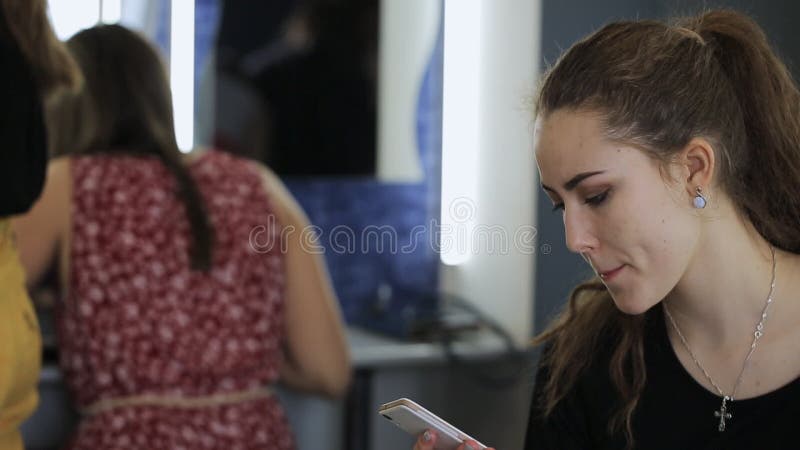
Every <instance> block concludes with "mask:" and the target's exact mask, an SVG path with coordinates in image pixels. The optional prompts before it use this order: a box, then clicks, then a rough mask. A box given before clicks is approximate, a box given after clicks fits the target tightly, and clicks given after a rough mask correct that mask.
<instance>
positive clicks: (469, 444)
mask: <svg viewBox="0 0 800 450" xmlns="http://www.w3.org/2000/svg"><path fill="white" fill-rule="evenodd" d="M480 448H481V447H480V445H478V443H477V442H475V441H465V442H464V443H463V444H461V445H459V446H458V449H457V450H479V449H480ZM486 450H494V449H493V448H487V449H486Z"/></svg>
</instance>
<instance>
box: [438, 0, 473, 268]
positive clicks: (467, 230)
mask: <svg viewBox="0 0 800 450" xmlns="http://www.w3.org/2000/svg"><path fill="white" fill-rule="evenodd" d="M482 16H483V0H445V4H444V67H443V70H444V74H443V85H442V89H443V92H442V102H443V105H442V213H441V223H442V230H441V231H442V233H441V248H440V250H441V255H440V257H441V260H442V263H444V264H447V265H458V264H463V263H464V262H466V261H468V260H469V259H470V257H471V256H472V252H473V248H472V247H473V245H472V244H473V242H472V241H473V239H472V235H473V229H474V228H475V221H476V214H477V205H478V197H477V192H478V181H477V178H478V154H479V150H480V145H481V144H480V141H481V133H480V125H481V124H480V107H481V105H480V91H481V70H482V67H481V47H482V45H483V37H482V21H483V20H482Z"/></svg>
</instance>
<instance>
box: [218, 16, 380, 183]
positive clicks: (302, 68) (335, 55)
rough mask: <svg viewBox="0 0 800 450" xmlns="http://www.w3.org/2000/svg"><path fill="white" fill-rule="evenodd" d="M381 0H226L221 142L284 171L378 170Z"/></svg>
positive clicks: (222, 35)
mask: <svg viewBox="0 0 800 450" xmlns="http://www.w3.org/2000/svg"><path fill="white" fill-rule="evenodd" d="M378 3H379V2H378V0H348V1H343V0H338V1H337V0H295V1H291V0H279V1H278V0H273V1H269V2H262V1H227V2H224V4H223V8H222V18H221V21H220V27H219V34H218V39H217V49H216V55H217V91H216V95H215V98H216V114H215V118H216V119H215V121H216V129H215V133H214V141H215V145H217V146H219V147H222V148H226V149H228V150H229V151H232V152H234V153H237V154H241V155H245V156H249V157H252V158H255V159H258V160H261V161H263V162H264V163H266V164H267V165H268V166H270V167H271V168H272V169H273V170H274V171H275V172H277V173H278V174H279V175H304V176H305V175H314V176H331V175H347V176H370V177H371V176H373V175H374V174H375V161H376V85H377V67H376V61H377V52H378V17H379V15H378V10H379V5H378Z"/></svg>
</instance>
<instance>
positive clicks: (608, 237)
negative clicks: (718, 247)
mask: <svg viewBox="0 0 800 450" xmlns="http://www.w3.org/2000/svg"><path fill="white" fill-rule="evenodd" d="M534 139H535V149H536V160H537V163H538V165H539V173H540V177H541V182H542V187H543V188H544V190H545V192H546V193H547V195H548V196H549V197H550V199H551V200H552V201H553V206H554V209H555V210H556V212H559V213H561V214H562V215H563V218H564V231H565V233H566V240H567V247H569V249H570V250H571V251H573V252H576V253H579V254H581V255H582V256H583V257H584V259H586V261H587V262H588V263H589V264H591V266H592V268H593V269H594V270H595V272H596V273H597V274H598V275H600V276H601V278H602V279H603V282H604V283H605V285H606V286H607V288H608V290H609V292H610V293H611V295H612V297H613V298H614V303H615V304H616V305H617V308H619V309H620V310H621V311H623V312H625V313H628V314H640V313H643V312H645V311H647V310H648V309H649V308H650V307H652V306H653V305H655V304H656V303H658V302H659V301H661V300H662V299H663V298H664V297H665V296H666V295H667V294H668V293H669V292H670V291H671V290H672V289H673V288H674V287H675V285H676V284H677V283H678V281H679V280H680V279H681V278H682V276H683V274H684V273H685V271H686V268H687V267H688V266H689V262H690V260H691V258H692V254H693V251H694V248H695V246H696V243H697V240H698V236H699V230H700V227H699V223H698V219H697V217H696V215H695V214H694V213H693V210H692V207H691V204H692V203H691V202H692V198H691V196H690V195H688V193H687V191H686V189H685V187H684V185H683V184H681V183H679V182H668V181H666V180H668V179H669V178H668V177H664V176H662V175H661V172H660V171H659V163H658V162H657V161H656V160H655V159H653V158H651V157H649V156H648V155H647V154H645V153H644V152H643V151H641V150H639V149H637V148H635V147H633V146H629V145H625V144H620V143H618V142H614V141H612V140H610V139H608V138H607V137H605V134H604V133H603V130H602V128H601V121H600V116H599V115H597V114H593V113H590V112H576V111H572V110H557V111H554V112H553V113H551V114H549V115H548V116H546V117H545V118H544V119H541V118H540V119H539V120H538V121H537V123H536V131H535V137H534Z"/></svg>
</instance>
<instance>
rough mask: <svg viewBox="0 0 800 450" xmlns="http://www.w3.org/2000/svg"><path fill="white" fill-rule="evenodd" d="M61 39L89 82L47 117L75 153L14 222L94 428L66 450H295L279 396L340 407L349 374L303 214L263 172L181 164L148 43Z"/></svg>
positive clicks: (118, 33) (114, 31)
mask: <svg viewBox="0 0 800 450" xmlns="http://www.w3.org/2000/svg"><path fill="white" fill-rule="evenodd" d="M67 45H68V47H69V49H70V51H71V52H72V54H73V55H74V56H75V59H76V60H77V61H78V64H79V65H80V67H81V69H82V70H83V72H84V77H85V79H86V83H85V87H84V89H83V90H82V91H80V92H77V93H67V94H65V95H64V96H62V97H61V98H58V99H56V101H54V102H53V103H52V105H51V106H52V108H51V109H50V110H49V111H48V115H49V120H50V123H49V125H50V128H51V131H52V134H51V136H52V141H53V142H52V144H53V147H54V149H56V151H58V152H62V153H63V152H66V153H68V156H66V157H63V158H60V159H57V160H55V161H53V162H52V163H51V165H50V170H49V173H48V178H47V183H46V185H45V189H44V193H43V194H42V197H41V199H40V200H39V202H37V204H36V205H35V206H34V208H33V209H32V210H31V212H30V213H28V214H27V215H26V216H24V217H22V218H20V219H19V220H18V221H16V222H15V227H16V229H17V230H18V234H19V247H20V254H21V258H22V261H23V263H24V265H25V267H26V269H27V270H28V274H29V278H30V282H31V283H36V282H37V281H38V280H39V279H40V277H41V275H42V274H43V273H44V272H45V271H46V269H47V268H48V267H50V266H51V265H52V264H53V263H55V262H58V264H59V269H60V273H61V280H62V288H63V301H62V302H60V303H59V304H58V308H57V311H56V322H57V328H58V335H59V351H60V355H61V368H62V372H63V374H64V376H65V380H66V382H67V385H68V386H69V388H70V390H71V391H72V393H73V396H74V399H75V402H76V406H77V408H78V409H79V410H80V411H81V413H82V414H83V416H84V417H83V420H82V422H81V424H80V426H79V429H78V431H77V433H76V436H75V438H74V440H73V441H72V444H71V448H75V449H93V448H124V447H133V448H153V449H155V448H171V449H177V448H186V449H232V448H263V449H292V448H294V439H293V436H292V434H291V431H290V429H289V426H288V423H287V421H286V418H285V416H284V413H283V409H282V408H281V405H280V403H279V401H278V399H277V398H276V397H275V396H274V395H273V393H272V391H271V389H270V386H271V385H273V384H274V383H276V382H277V381H278V380H279V379H280V380H281V381H282V382H284V383H286V384H287V385H289V386H292V387H297V388H300V389H304V390H308V391H312V392H318V393H321V394H325V395H328V396H338V395H341V394H342V393H343V392H344V391H345V389H346V388H347V385H348V381H349V376H350V365H349V356H348V353H349V352H348V348H347V342H346V339H345V335H344V327H343V324H342V321H341V318H340V314H339V310H338V303H337V301H336V298H335V295H334V293H333V290H332V288H331V285H330V282H329V280H328V277H327V273H326V270H325V267H324V265H323V263H322V261H321V259H320V257H319V255H316V254H313V253H311V252H309V251H306V249H305V248H303V246H302V245H303V242H302V240H301V239H302V235H301V234H300V233H301V231H302V230H304V229H305V228H306V227H307V226H308V222H307V219H306V218H305V215H304V214H303V212H302V211H301V210H300V208H299V207H298V206H297V204H296V203H295V202H294V200H293V199H292V197H291V196H290V195H289V193H288V192H287V191H286V189H285V188H284V187H283V185H282V184H281V183H280V181H279V180H278V179H277V177H275V176H274V175H272V174H271V173H270V172H269V171H267V169H266V168H263V167H261V166H258V165H256V164H255V163H253V162H250V161H245V160H242V159H238V158H235V157H232V156H229V155H225V154H222V153H219V152H215V151H208V152H205V153H202V154H200V155H198V156H194V157H192V158H191V159H185V158H183V157H182V155H181V154H180V152H179V150H178V148H177V145H176V143H175V137H174V132H173V118H172V107H171V101H170V98H171V96H170V91H169V85H168V82H167V79H166V76H165V71H164V68H163V67H162V65H161V61H160V59H159V58H158V55H157V53H156V52H155V50H154V49H153V48H152V47H151V46H150V45H149V44H148V43H147V42H145V41H144V40H143V39H142V38H141V37H139V36H138V35H137V34H135V33H134V32H132V31H129V30H127V29H125V28H123V27H120V26H114V25H110V26H98V27H95V28H91V29H88V30H84V31H82V32H80V33H78V34H77V35H75V36H74V37H72V38H71V39H70V40H69V41H68V43H67ZM284 230H287V231H289V232H288V233H282V231H284ZM292 230H293V232H292Z"/></svg>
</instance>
